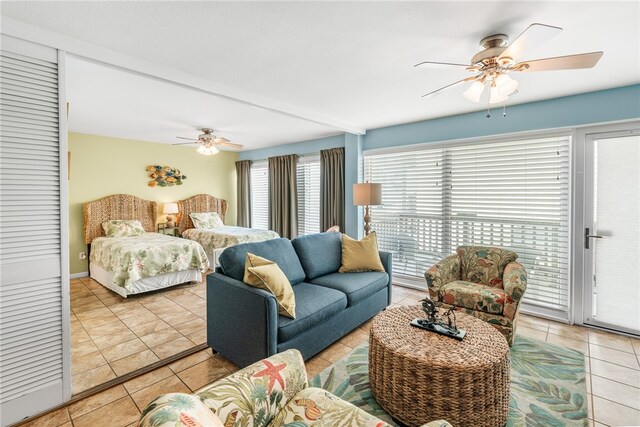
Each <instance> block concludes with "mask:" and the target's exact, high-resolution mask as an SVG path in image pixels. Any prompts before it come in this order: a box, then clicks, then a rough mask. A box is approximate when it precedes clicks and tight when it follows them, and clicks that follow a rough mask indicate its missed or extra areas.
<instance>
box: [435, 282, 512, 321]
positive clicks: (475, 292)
mask: <svg viewBox="0 0 640 427" xmlns="http://www.w3.org/2000/svg"><path fill="white" fill-rule="evenodd" d="M440 289H441V290H442V292H443V294H442V302H444V303H446V304H449V305H456V306H459V307H466V308H469V309H472V310H478V311H484V312H487V313H492V314H502V311H503V309H504V302H505V299H507V298H508V299H511V297H510V296H508V295H505V294H504V291H503V290H502V289H497V288H494V287H492V286H486V285H481V284H478V283H472V282H465V281H464V280H454V281H453V282H449V283H447V284H446V285H444V286H442V288H440Z"/></svg>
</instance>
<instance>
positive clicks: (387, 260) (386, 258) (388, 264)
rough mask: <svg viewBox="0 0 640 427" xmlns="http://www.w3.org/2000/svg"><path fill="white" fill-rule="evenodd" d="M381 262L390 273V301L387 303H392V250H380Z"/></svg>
mask: <svg viewBox="0 0 640 427" xmlns="http://www.w3.org/2000/svg"><path fill="white" fill-rule="evenodd" d="M380 262H382V266H383V267H384V271H386V272H387V274H388V275H389V301H388V302H387V305H391V296H392V295H391V293H392V289H393V254H392V253H391V252H384V251H380Z"/></svg>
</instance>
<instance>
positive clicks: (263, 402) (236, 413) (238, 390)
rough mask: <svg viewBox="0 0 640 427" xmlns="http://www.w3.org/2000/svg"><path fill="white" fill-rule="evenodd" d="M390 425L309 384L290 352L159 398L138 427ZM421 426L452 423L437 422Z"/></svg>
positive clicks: (447, 426) (442, 426) (299, 358)
mask: <svg viewBox="0 0 640 427" xmlns="http://www.w3.org/2000/svg"><path fill="white" fill-rule="evenodd" d="M219 426H224V427H279V426H283V427H311V426H316V427H336V426H340V427H361V426H362V427H391V426H390V425H389V424H387V423H386V422H384V421H382V420H380V419H378V418H376V417H375V416H373V415H371V414H368V413H367V412H365V411H363V410H362V409H360V408H358V407H356V406H354V405H352V404H351V403H348V402H346V401H344V400H342V399H340V398H339V397H336V396H335V395H333V394H331V393H329V392H328V391H326V390H323V389H320V388H313V387H309V384H308V382H307V372H306V370H305V367H304V362H303V360H302V355H301V354H300V352H299V351H298V350H287V351H285V352H282V353H279V354H276V355H274V356H271V357H269V358H268V359H264V360H261V361H260V362H256V363H254V364H253V365H250V366H247V367H246V368H244V369H242V370H240V371H238V372H236V373H234V374H232V375H230V376H228V377H226V378H223V379H221V380H219V381H216V382H215V383H213V384H210V385H208V386H206V387H204V388H202V389H200V390H198V391H196V392H195V394H193V395H190V394H183V393H169V394H164V395H161V396H158V397H157V398H155V399H154V400H152V401H151V403H149V405H147V407H146V408H145V409H144V410H143V411H142V414H141V415H140V419H139V421H138V427H219ZM423 427H451V425H450V424H449V423H447V422H446V421H442V420H440V421H433V422H430V423H428V424H425V425H424V426H423Z"/></svg>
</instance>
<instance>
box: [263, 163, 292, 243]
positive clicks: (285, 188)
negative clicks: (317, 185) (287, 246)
mask: <svg viewBox="0 0 640 427" xmlns="http://www.w3.org/2000/svg"><path fill="white" fill-rule="evenodd" d="M297 165H298V156H297V155H296V154H290V155H287V156H278V157H269V229H271V230H273V231H275V232H276V233H278V234H279V235H280V236H281V237H286V238H287V239H293V238H294V237H296V236H297V235H298V184H297V180H296V177H297V174H296V167H297Z"/></svg>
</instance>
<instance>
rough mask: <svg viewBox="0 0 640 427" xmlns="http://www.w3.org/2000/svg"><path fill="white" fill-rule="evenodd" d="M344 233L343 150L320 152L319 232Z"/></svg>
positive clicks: (335, 149)
mask: <svg viewBox="0 0 640 427" xmlns="http://www.w3.org/2000/svg"><path fill="white" fill-rule="evenodd" d="M334 225H337V226H339V227H340V231H341V232H343V233H344V231H345V230H344V229H345V226H344V148H342V147H340V148H330V149H328V150H321V151H320V231H321V232H322V231H326V230H328V229H329V228H331V227H333V226H334Z"/></svg>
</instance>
